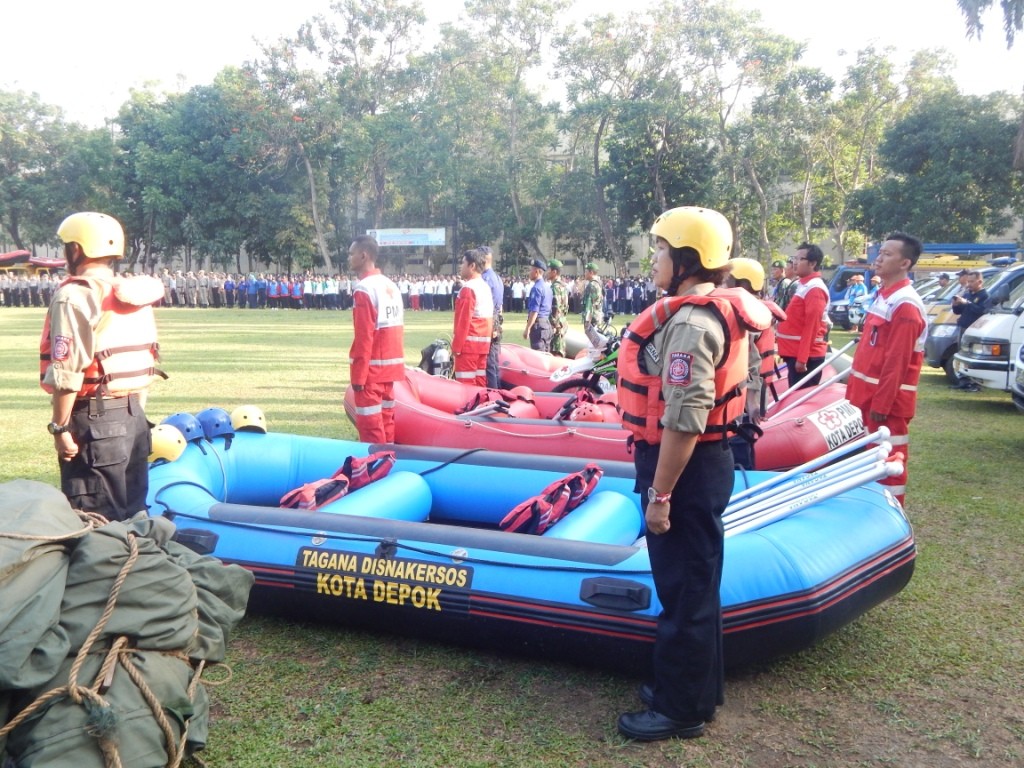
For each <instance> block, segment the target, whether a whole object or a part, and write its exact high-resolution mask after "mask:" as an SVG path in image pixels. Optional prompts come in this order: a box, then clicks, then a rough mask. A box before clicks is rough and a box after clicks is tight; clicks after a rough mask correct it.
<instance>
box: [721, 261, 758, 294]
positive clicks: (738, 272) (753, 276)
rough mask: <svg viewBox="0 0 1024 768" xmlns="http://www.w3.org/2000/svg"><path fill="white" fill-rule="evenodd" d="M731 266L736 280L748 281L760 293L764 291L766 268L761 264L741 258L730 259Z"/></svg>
mask: <svg viewBox="0 0 1024 768" xmlns="http://www.w3.org/2000/svg"><path fill="white" fill-rule="evenodd" d="M729 266H730V267H732V276H733V277H734V278H735V279H737V280H746V281H748V282H749V283H750V287H751V288H753V289H754V290H755V291H757V292H758V293H760V292H761V291H762V290H764V267H762V266H761V262H759V261H756V260H754V259H747V258H744V257H742V256H740V257H737V258H735V259H729Z"/></svg>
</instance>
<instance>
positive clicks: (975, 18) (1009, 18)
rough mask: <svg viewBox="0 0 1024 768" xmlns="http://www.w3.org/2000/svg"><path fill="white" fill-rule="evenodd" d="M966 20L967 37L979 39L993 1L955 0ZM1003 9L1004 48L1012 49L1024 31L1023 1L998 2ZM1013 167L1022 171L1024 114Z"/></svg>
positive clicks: (1015, 144)
mask: <svg viewBox="0 0 1024 768" xmlns="http://www.w3.org/2000/svg"><path fill="white" fill-rule="evenodd" d="M956 2H957V5H959V6H960V10H961V11H962V12H963V14H964V17H965V18H966V19H967V35H968V37H977V38H978V39H981V32H982V29H983V24H982V21H981V16H982V14H983V13H984V12H985V11H987V10H988V9H989V8H991V7H992V6H993V5H994V0H956ZM999 5H1000V6H1001V7H1002V9H1003V33H1004V34H1005V35H1006V47H1007V48H1012V47H1013V43H1014V40H1015V39H1016V35H1017V33H1018V32H1020V31H1022V30H1024V0H999ZM1013 167H1014V168H1016V169H1017V170H1024V114H1022V115H1021V121H1020V128H1019V130H1018V131H1017V140H1016V141H1015V142H1014V153H1013Z"/></svg>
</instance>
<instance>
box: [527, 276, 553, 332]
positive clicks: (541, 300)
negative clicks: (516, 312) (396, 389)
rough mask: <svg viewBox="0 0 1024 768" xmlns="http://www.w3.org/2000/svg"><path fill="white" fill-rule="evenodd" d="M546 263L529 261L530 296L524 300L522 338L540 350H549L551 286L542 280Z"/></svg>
mask: <svg viewBox="0 0 1024 768" xmlns="http://www.w3.org/2000/svg"><path fill="white" fill-rule="evenodd" d="M546 269H547V265H546V264H545V263H544V262H543V261H541V260H540V259H534V260H533V261H531V262H530V280H531V281H532V282H533V286H532V287H531V288H530V296H529V298H528V299H527V300H526V312H527V315H526V330H524V331H523V338H524V339H529V340H530V346H531V347H532V348H533V349H536V350H538V351H540V352H550V351H551V319H550V318H551V301H552V295H551V286H550V285H548V284H547V281H545V280H544V271H545V270H546Z"/></svg>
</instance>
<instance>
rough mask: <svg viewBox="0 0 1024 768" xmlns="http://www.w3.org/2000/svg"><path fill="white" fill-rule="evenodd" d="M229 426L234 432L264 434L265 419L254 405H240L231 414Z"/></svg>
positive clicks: (265, 427) (265, 428)
mask: <svg viewBox="0 0 1024 768" xmlns="http://www.w3.org/2000/svg"><path fill="white" fill-rule="evenodd" d="M231 425H232V426H233V427H234V428H235V431H236V432H264V433H265V432H266V431H267V419H266V417H265V416H264V415H263V411H261V410H260V409H259V408H257V407H256V406H255V405H240V406H238V407H237V408H235V410H233V411H232V412H231Z"/></svg>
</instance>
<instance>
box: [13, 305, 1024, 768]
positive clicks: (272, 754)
mask: <svg viewBox="0 0 1024 768" xmlns="http://www.w3.org/2000/svg"><path fill="white" fill-rule="evenodd" d="M42 319H43V311H42V310H31V309H6V310H0V398H2V402H3V407H2V408H0V436H2V440H0V442H2V446H3V462H2V463H0V482H5V481H8V480H11V479H14V478H32V479H35V480H40V481H43V482H46V483H51V484H56V483H57V471H56V463H55V459H54V454H53V449H52V441H51V438H50V437H49V436H48V435H47V434H46V432H45V430H44V426H45V424H46V422H47V421H48V420H49V405H48V402H47V398H46V396H45V395H44V394H43V392H42V390H40V389H39V388H38V385H37V370H38V365H37V362H36V360H37V349H38V335H39V329H40V327H41V324H42ZM158 322H159V324H160V329H161V343H162V347H163V350H164V368H165V369H166V370H167V372H168V373H169V374H170V377H171V378H170V379H169V380H168V381H166V382H162V383H159V384H157V385H155V386H154V388H153V391H152V393H151V396H150V403H149V407H148V412H149V415H150V417H151V419H152V420H154V421H158V420H160V419H161V418H163V417H164V416H167V415H168V414H171V413H174V412H176V411H190V412H196V411H198V410H200V409H202V408H205V407H207V406H210V405H219V406H223V407H225V408H228V409H229V410H230V409H231V408H233V407H234V406H236V405H239V404H243V403H255V404H257V405H259V406H261V407H262V408H263V409H264V411H265V412H266V415H267V419H268V422H269V424H270V428H271V429H272V430H276V431H285V432H296V433H301V434H308V435H321V436H332V437H350V438H351V437H354V430H353V429H352V426H351V425H350V424H349V423H348V421H347V419H346V418H345V415H344V412H343V409H342V406H341V400H342V395H343V393H344V388H345V386H346V384H347V375H348V367H347V363H346V359H347V350H348V345H349V343H350V341H351V318H350V316H349V313H347V312H283V311H282V312H268V311H249V310H246V311H238V310H235V311H228V310H209V311H205V312H203V311H196V310H160V311H159V317H158ZM450 322H451V315H450V313H448V314H445V313H415V314H412V313H410V315H409V316H408V318H407V332H406V356H407V362H409V363H410V364H415V363H418V361H419V349H420V348H421V347H423V346H425V345H426V344H427V343H429V342H430V341H431V340H433V339H434V338H435V337H436V336H438V335H442V334H444V333H446V332H448V331H449V330H450ZM522 325H523V322H522V317H521V316H519V317H516V316H512V317H511V318H509V319H508V320H507V322H506V329H507V335H508V336H509V337H512V336H515V335H517V334H518V332H519V331H520V330H521V328H522ZM838 336H839V339H838V340H839V341H840V343H842V341H843V340H844V335H843V334H839V335H838ZM911 450H912V458H911V467H910V470H911V475H910V487H909V492H908V514H909V516H910V518H911V520H912V522H913V523H914V527H915V533H916V536H917V542H918V546H919V556H918V560H917V570H916V572H915V575H914V578H913V580H912V581H911V583H910V585H909V586H908V587H907V589H906V590H904V592H903V593H901V594H900V595H899V596H898V597H896V598H895V599H893V600H891V601H889V602H888V603H886V604H884V605H882V606H880V607H879V608H877V609H875V610H874V611H872V612H870V613H869V614H867V615H866V616H864V617H863V618H861V619H860V620H859V621H857V622H855V623H854V624H853V625H851V626H849V627H847V628H845V629H844V630H842V631H840V632H838V633H836V634H835V635H833V636H832V637H830V638H829V639H828V640H826V641H825V642H823V643H821V644H820V645H818V646H817V647H815V648H813V649H811V650H809V651H806V652H804V653H801V654H798V655H795V656H792V657H789V658H785V659H781V660H779V661H777V662H775V663H773V664H770V665H766V666H763V667H757V668H752V669H746V670H743V671H741V672H738V673H733V674H730V675H729V677H728V680H727V691H726V696H727V703H726V706H725V707H724V708H723V709H722V710H721V712H720V713H719V718H718V719H717V720H716V722H715V723H714V724H713V725H711V727H710V728H709V729H708V735H707V737H706V738H704V739H699V740H696V741H691V742H666V743H659V744H652V745H647V746H644V745H638V744H633V743H629V742H627V741H624V740H623V739H621V738H620V737H619V736H618V735H617V734H616V732H615V726H614V724H615V717H616V715H617V714H618V713H619V712H621V711H623V710H625V709H629V708H636V707H637V706H638V704H637V701H636V699H635V695H634V691H635V686H636V683H637V682H638V681H637V680H634V679H629V678H625V677H620V676H616V675H612V674H609V673H605V672H602V671H595V670H592V669H587V668H585V667H579V668H577V667H571V666H565V665H559V664H554V663H549V662H546V661H545V660H544V659H537V658H534V659H527V658H522V657H517V656H514V655H512V654H497V653H489V652H480V651H471V650H465V649H460V648H455V647H448V646H439V645H434V644H430V643H426V642H421V641H418V640H416V639H410V638H396V637H391V636H384V635H376V634H369V633H363V632H356V631H348V630H345V629H339V628H337V627H332V626H327V625H320V624H317V623H315V622H310V623H306V624H296V623H290V622H287V621H284V620H280V619H275V618H271V617H263V616H250V617H248V618H247V619H246V620H245V621H244V622H243V624H242V625H241V627H240V630H239V632H238V633H237V636H236V637H234V638H233V639H232V645H231V653H230V658H229V663H230V666H231V668H232V671H233V677H232V678H231V679H230V681H228V682H227V683H225V684H224V685H221V686H218V687H216V688H214V689H212V690H211V695H212V698H213V700H214V710H213V722H212V726H211V733H210V746H209V749H208V750H207V752H206V753H205V754H204V760H205V762H206V763H207V765H209V766H212V767H216V766H232V767H237V768H243V767H245V768H248V767H250V766H252V767H256V766H259V767H261V768H263V767H267V766H270V767H276V766H289V767H291V766H299V767H302V768H305V767H306V766H384V765H393V764H402V765H406V766H567V765H570V766H596V767H605V766H608V767H610V766H728V767H732V766H751V767H752V768H772V767H775V766H778V767H779V768H782V767H783V766H822V767H824V766H929V767H932V766H937V767H939V768H941V767H943V766H964V765H977V766H1019V765H1021V764H1024V683H1022V680H1024V619H1022V606H1024V516H1022V510H1024V417H1022V416H1021V415H1019V414H1018V413H1017V412H1016V411H1015V410H1014V408H1013V405H1012V404H1011V402H1010V399H1009V396H1008V395H1006V394H1004V393H990V392H988V391H984V392H981V393H977V394H972V393H963V392H956V391H951V390H949V389H948V387H947V386H946V384H945V381H944V379H943V377H942V374H941V372H939V371H931V370H929V371H928V373H927V374H926V375H925V376H924V377H923V380H922V386H921V393H920V400H919V413H918V416H917V418H916V419H915V420H914V422H913V423H912V425H911ZM211 676H213V673H211Z"/></svg>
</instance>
